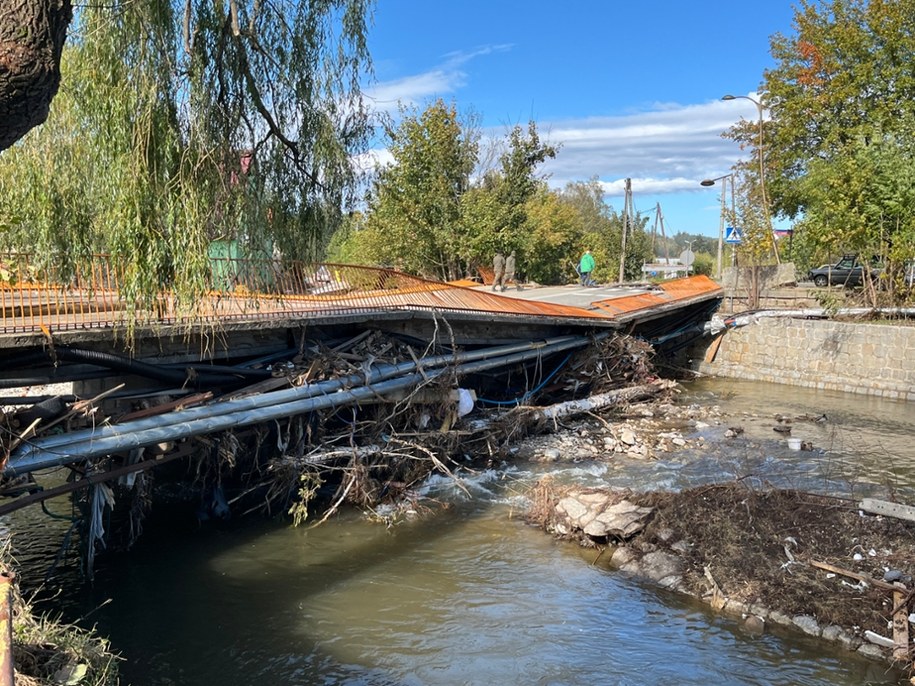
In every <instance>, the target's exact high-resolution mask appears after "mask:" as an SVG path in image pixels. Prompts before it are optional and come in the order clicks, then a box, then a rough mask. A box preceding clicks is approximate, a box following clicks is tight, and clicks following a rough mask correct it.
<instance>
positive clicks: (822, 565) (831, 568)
mask: <svg viewBox="0 0 915 686" xmlns="http://www.w3.org/2000/svg"><path fill="white" fill-rule="evenodd" d="M809 564H810V566H811V567H816V568H817V569H824V570H826V571H827V572H832V573H833V574H841V575H842V576H847V577H849V578H851V579H857V580H858V581H863V582H864V583H866V584H870V585H871V586H873V587H874V588H879V589H881V590H883V591H893V592H896V591H903V592H905V591H906V588H905V586H902V585H901V584H889V583H887V582H886V581H883V580H882V579H875V578H874V577H872V576H868V575H867V574H861V573H859V572H853V571H852V570H850V569H843V568H842V567H836V566H835V565H831V564H829V563H828V562H819V561H818V560H810V562H809Z"/></svg>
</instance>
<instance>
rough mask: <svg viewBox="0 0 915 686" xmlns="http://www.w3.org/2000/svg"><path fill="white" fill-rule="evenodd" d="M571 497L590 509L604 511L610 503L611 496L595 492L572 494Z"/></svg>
mask: <svg viewBox="0 0 915 686" xmlns="http://www.w3.org/2000/svg"><path fill="white" fill-rule="evenodd" d="M570 495H571V497H573V498H575V499H576V500H577V501H578V502H580V503H584V504H585V505H587V506H588V507H589V508H600V509H601V510H603V509H604V508H605V507H606V506H607V503H608V502H609V501H610V494H609V493H602V492H600V491H594V492H593V493H572V494H570Z"/></svg>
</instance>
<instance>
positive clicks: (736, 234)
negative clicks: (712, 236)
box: [724, 226, 743, 243]
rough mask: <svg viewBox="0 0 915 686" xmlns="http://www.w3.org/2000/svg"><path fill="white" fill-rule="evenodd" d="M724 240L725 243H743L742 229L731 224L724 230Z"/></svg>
mask: <svg viewBox="0 0 915 686" xmlns="http://www.w3.org/2000/svg"><path fill="white" fill-rule="evenodd" d="M724 242H725V243H743V234H742V233H740V229H738V228H735V227H733V226H729V227H728V228H727V229H725V231H724Z"/></svg>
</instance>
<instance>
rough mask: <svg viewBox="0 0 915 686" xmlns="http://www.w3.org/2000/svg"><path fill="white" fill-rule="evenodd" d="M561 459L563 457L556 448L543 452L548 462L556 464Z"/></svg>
mask: <svg viewBox="0 0 915 686" xmlns="http://www.w3.org/2000/svg"><path fill="white" fill-rule="evenodd" d="M560 457H562V453H561V452H559V450H557V449H556V448H550V449H549V450H544V451H543V459H544V460H545V461H547V462H555V461H556V460H558V459H559V458H560Z"/></svg>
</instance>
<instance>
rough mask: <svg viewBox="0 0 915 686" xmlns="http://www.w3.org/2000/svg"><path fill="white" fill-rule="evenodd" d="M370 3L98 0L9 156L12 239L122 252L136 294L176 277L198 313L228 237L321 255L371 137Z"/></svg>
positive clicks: (125, 278) (5, 225)
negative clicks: (54, 90) (46, 103)
mask: <svg viewBox="0 0 915 686" xmlns="http://www.w3.org/2000/svg"><path fill="white" fill-rule="evenodd" d="M368 8H369V4H368V3H367V2H366V1H365V0H328V1H327V2H321V3H299V4H294V5H272V4H269V3H267V4H264V3H261V2H259V1H258V0H250V2H248V1H246V0H229V2H228V3H225V2H222V1H221V0H220V1H218V2H216V3H213V2H204V1H203V0H188V2H186V3H177V2H172V1H170V0H150V1H149V2H134V3H124V4H121V5H116V6H107V5H104V4H102V5H86V6H84V7H83V8H82V9H80V10H79V11H78V14H77V17H76V19H75V20H74V22H73V25H72V27H71V28H72V29H73V32H74V34H75V35H74V38H73V40H72V42H71V45H70V46H69V47H68V48H66V49H65V50H64V57H63V60H64V66H65V70H64V71H65V77H64V88H62V90H61V93H60V95H59V96H58V97H57V98H56V100H55V103H54V108H52V112H51V116H50V118H49V120H48V122H47V124H46V125H45V126H43V127H39V128H38V129H37V130H36V131H35V132H34V133H33V134H32V135H30V136H28V137H27V138H26V139H25V140H24V141H22V143H20V144H19V145H16V146H14V147H13V148H10V149H8V150H7V151H6V152H4V153H3V156H2V157H0V230H2V231H3V239H4V240H3V245H4V246H5V247H7V248H11V249H14V250H31V251H34V252H36V253H38V254H39V255H43V256H45V257H46V258H47V259H50V260H53V261H55V262H56V263H60V264H66V263H67V261H69V263H70V264H71V265H72V266H74V267H75V266H76V265H78V264H79V263H80V262H81V260H80V259H79V258H81V257H85V256H86V255H88V254H89V253H91V252H108V253H110V254H111V256H112V260H113V265H114V267H115V268H116V269H117V270H118V271H119V273H120V275H121V279H122V282H121V285H122V287H123V289H124V291H125V293H126V294H127V295H128V299H127V301H128V303H130V304H134V303H140V304H141V305H148V304H149V303H150V302H151V300H152V297H153V295H154V294H155V292H157V291H158V290H160V289H161V288H163V287H167V288H170V289H172V290H173V291H174V292H175V293H176V294H177V296H178V302H179V305H183V306H184V307H185V308H186V310H187V311H192V310H193V307H194V304H195V302H196V300H197V296H198V295H199V294H200V293H201V292H202V291H203V290H205V289H206V288H207V286H208V282H207V272H208V269H209V262H208V258H207V249H208V246H209V244H210V242H211V241H212V240H214V239H224V240H235V241H238V242H239V243H241V244H244V245H248V246H254V247H256V248H257V249H259V250H260V251H263V249H264V248H265V246H267V245H270V244H273V245H275V246H277V247H278V248H279V249H281V250H282V251H283V253H284V254H285V255H286V256H288V257H311V256H314V254H315V253H316V252H317V250H318V249H319V248H320V247H321V245H322V242H323V241H324V240H325V237H326V236H327V235H328V233H329V230H328V227H332V226H334V225H335V224H336V223H338V222H339V220H340V209H341V207H342V206H343V205H344V204H345V202H346V201H347V199H349V198H351V192H352V188H353V184H352V180H353V168H352V162H351V160H352V157H353V154H354V153H356V152H358V151H360V150H363V149H364V147H365V144H366V141H367V134H368V126H367V117H366V113H365V111H364V109H363V107H362V104H361V99H360V94H359V88H358V83H359V80H360V79H361V78H362V77H363V75H364V74H365V72H366V70H367V69H368V68H369V60H368V53H367V49H366V43H365V35H366V25H365V20H366V15H367V13H368ZM131 296H132V297H131Z"/></svg>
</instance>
